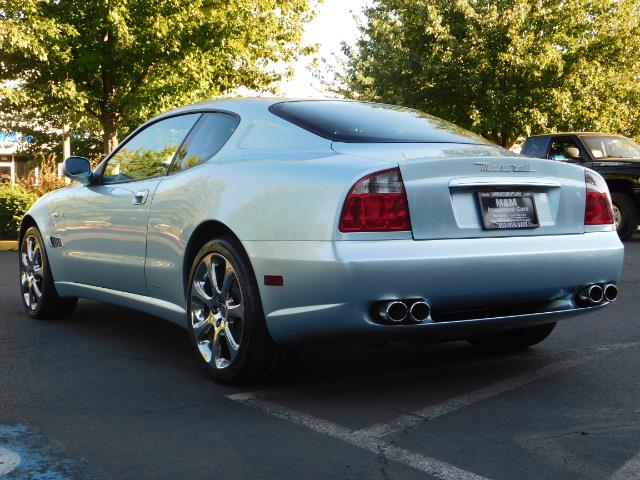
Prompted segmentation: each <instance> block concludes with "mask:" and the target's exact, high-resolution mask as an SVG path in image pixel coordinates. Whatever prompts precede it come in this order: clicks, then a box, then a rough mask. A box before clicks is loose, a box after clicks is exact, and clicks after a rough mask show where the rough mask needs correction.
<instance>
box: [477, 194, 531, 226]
mask: <svg viewBox="0 0 640 480" xmlns="http://www.w3.org/2000/svg"><path fill="white" fill-rule="evenodd" d="M478 202H479V204H480V213H481V215H482V224H483V225H482V226H483V227H484V229H485V230H520V229H525V228H538V227H539V226H540V222H539V220H538V212H537V210H536V202H535V200H534V197H533V192H531V191H522V190H479V191H478ZM491 209H493V210H491Z"/></svg>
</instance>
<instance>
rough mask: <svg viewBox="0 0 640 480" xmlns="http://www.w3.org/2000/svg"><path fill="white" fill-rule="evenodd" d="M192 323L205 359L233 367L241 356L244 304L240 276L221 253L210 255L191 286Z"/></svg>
mask: <svg viewBox="0 0 640 480" xmlns="http://www.w3.org/2000/svg"><path fill="white" fill-rule="evenodd" d="M190 310H191V311H190V322H191V328H192V330H193V336H194V339H195V341H196V345H197V346H198V350H199V351H200V355H201V356H202V358H203V360H204V361H205V362H207V363H209V364H211V363H213V364H214V365H215V367H216V368H218V369H224V368H227V367H229V366H230V365H231V364H232V363H233V361H234V360H235V359H236V357H237V355H238V351H239V350H240V344H241V342H242V334H243V329H244V324H245V322H244V304H243V296H242V290H241V287H240V283H239V281H238V275H237V274H236V271H235V269H234V268H233V265H232V264H231V262H230V261H229V260H228V259H227V258H226V257H225V256H223V255H221V254H219V253H210V254H208V255H206V256H205V257H204V258H203V259H202V260H201V261H200V263H199V264H198V266H197V268H196V270H195V272H194V275H193V279H192V284H191V309H190Z"/></svg>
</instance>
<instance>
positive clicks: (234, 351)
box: [224, 324, 240, 362]
mask: <svg viewBox="0 0 640 480" xmlns="http://www.w3.org/2000/svg"><path fill="white" fill-rule="evenodd" d="M224 339H225V340H226V342H227V349H228V350H229V361H230V362H233V361H234V360H235V358H236V356H237V355H238V350H239V349H240V344H239V343H238V342H237V341H236V339H235V338H234V336H233V333H232V332H231V328H229V324H226V325H225V327H224Z"/></svg>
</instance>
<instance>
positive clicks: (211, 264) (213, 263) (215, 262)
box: [206, 255, 220, 294]
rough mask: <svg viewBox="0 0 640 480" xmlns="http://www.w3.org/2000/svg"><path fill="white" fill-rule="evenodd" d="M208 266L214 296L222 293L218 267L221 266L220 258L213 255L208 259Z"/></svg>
mask: <svg viewBox="0 0 640 480" xmlns="http://www.w3.org/2000/svg"><path fill="white" fill-rule="evenodd" d="M206 261H207V266H208V269H209V279H210V280H211V287H212V291H213V293H214V294H216V293H220V282H219V279H218V273H217V270H218V268H217V267H218V266H219V262H220V260H219V257H217V256H215V255H211V256H209V257H207V258H206Z"/></svg>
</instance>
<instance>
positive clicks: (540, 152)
mask: <svg viewBox="0 0 640 480" xmlns="http://www.w3.org/2000/svg"><path fill="white" fill-rule="evenodd" d="M548 146H549V137H531V138H528V139H527V140H526V141H525V142H524V144H523V145H522V150H520V153H521V154H522V155H526V156H527V157H538V158H545V157H546V156H547V147H548Z"/></svg>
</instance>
